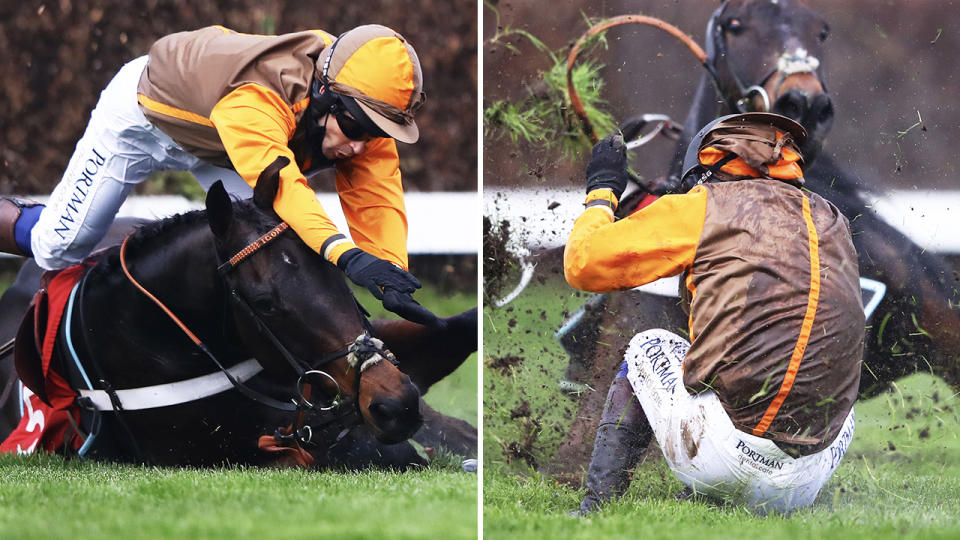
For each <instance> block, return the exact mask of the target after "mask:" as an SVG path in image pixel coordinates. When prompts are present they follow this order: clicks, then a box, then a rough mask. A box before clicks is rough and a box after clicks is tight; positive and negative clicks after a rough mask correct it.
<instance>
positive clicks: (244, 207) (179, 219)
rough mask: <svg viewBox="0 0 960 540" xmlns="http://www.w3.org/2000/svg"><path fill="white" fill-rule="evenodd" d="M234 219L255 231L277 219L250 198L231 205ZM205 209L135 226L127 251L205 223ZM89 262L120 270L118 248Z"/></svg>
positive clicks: (105, 269) (95, 256)
mask: <svg viewBox="0 0 960 540" xmlns="http://www.w3.org/2000/svg"><path fill="white" fill-rule="evenodd" d="M233 217H234V219H239V220H241V221H245V222H247V223H250V224H251V225H252V226H253V227H254V228H257V229H262V230H264V231H266V230H268V229H269V228H271V227H273V226H274V225H275V224H276V223H273V221H275V219H276V218H271V217H270V216H269V215H268V214H266V213H264V211H263V210H261V209H259V208H257V207H256V205H254V204H253V202H252V201H251V200H250V199H245V200H241V201H235V202H234V203H233ZM206 221H207V211H206V209H198V210H191V211H189V212H184V213H182V214H174V215H172V216H170V217H166V218H163V219H160V220H157V221H149V222H146V223H143V224H142V225H138V226H137V227H136V229H135V230H134V232H133V234H132V235H131V236H130V239H129V240H128V241H127V244H128V247H127V249H128V251H136V250H137V249H138V248H140V247H142V246H144V245H145V244H147V243H149V242H151V241H152V240H154V239H156V238H159V237H162V236H165V235H167V234H169V233H170V232H171V231H180V230H182V229H185V228H188V227H192V226H194V225H197V224H201V223H202V224H204V226H205V224H206ZM87 260H88V261H91V262H96V263H97V265H96V267H98V268H101V269H102V270H103V271H107V272H109V271H112V270H114V269H119V268H120V245H119V244H117V245H115V246H112V247H110V248H107V249H106V250H103V251H100V252H96V253H94V254H93V255H91V256H90V257H88V258H87Z"/></svg>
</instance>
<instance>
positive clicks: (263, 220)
mask: <svg viewBox="0 0 960 540" xmlns="http://www.w3.org/2000/svg"><path fill="white" fill-rule="evenodd" d="M288 163H289V161H288V160H286V159H285V158H278V159H277V161H275V162H274V163H273V164H271V165H270V166H269V167H267V168H266V169H265V170H264V171H263V173H262V174H261V175H260V178H259V179H258V181H257V185H256V188H255V189H254V196H253V198H252V199H250V200H247V201H240V202H237V203H233V202H232V201H231V200H230V198H229V196H228V195H227V193H226V191H225V190H224V189H223V186H222V185H219V183H218V184H215V185H214V186H213V187H212V188H211V189H210V191H209V192H208V194H207V212H208V215H209V220H210V229H211V230H212V231H213V234H214V238H215V243H216V249H217V253H218V256H219V258H220V260H221V261H226V262H224V264H223V265H221V277H222V280H223V283H224V286H225V294H226V295H228V297H229V298H230V301H229V309H230V311H231V318H232V320H233V324H234V325H235V326H236V329H237V335H238V336H239V339H240V341H241V342H242V344H243V345H244V347H245V348H246V349H247V350H249V351H250V352H251V353H252V354H253V356H254V357H255V358H257V360H258V361H259V362H260V363H261V364H262V365H263V367H264V369H265V370H266V371H267V372H268V373H271V374H273V375H274V377H275V378H278V377H282V376H284V375H286V376H287V377H290V376H294V377H295V374H297V373H298V372H311V373H309V375H308V376H305V377H301V382H309V383H311V384H310V387H311V392H312V393H313V396H312V397H311V396H307V395H303V398H304V399H305V400H306V401H308V402H319V401H321V398H319V397H318V396H317V393H318V392H320V391H322V392H324V393H326V394H328V395H335V394H337V393H340V392H341V391H342V393H343V394H344V395H347V396H352V397H353V398H355V400H356V403H357V406H358V408H359V410H360V412H361V414H362V416H363V418H364V420H365V421H366V423H367V424H368V425H369V426H370V427H371V428H372V429H373V431H374V433H375V434H376V436H377V438H378V439H379V440H380V441H382V442H386V443H393V442H399V441H402V440H405V439H407V438H409V437H410V436H411V435H412V434H413V433H414V432H415V431H416V430H417V429H419V427H420V425H421V423H422V417H421V415H420V405H419V398H420V394H419V392H418V390H417V388H416V386H414V385H413V383H411V381H410V378H409V377H407V376H406V375H404V374H403V373H402V372H400V370H398V369H397V368H396V366H395V365H394V364H393V363H391V361H389V360H391V359H392V358H393V356H392V355H391V354H390V353H389V352H388V351H386V350H385V349H384V348H383V346H382V344H380V343H379V342H378V341H377V340H373V339H370V338H369V336H368V334H367V325H366V320H365V318H364V316H363V314H362V313H361V312H360V308H359V306H358V304H357V303H356V300H355V298H354V297H353V294H352V293H351V292H350V289H349V288H348V287H347V284H346V282H345V280H344V277H343V274H342V273H341V272H340V270H338V269H337V268H336V267H335V266H334V265H332V264H330V263H329V262H327V261H326V260H325V259H324V258H323V257H321V256H320V255H318V254H317V253H316V252H314V251H313V250H312V249H310V247H308V246H307V245H306V244H305V243H303V241H301V240H300V239H299V237H297V235H296V234H294V233H293V232H292V231H289V232H287V233H286V234H284V233H283V231H284V230H285V226H286V225H285V224H284V223H283V222H282V221H281V220H280V218H279V217H278V216H277V214H276V213H275V212H274V211H273V201H274V198H275V197H276V193H277V189H278V186H279V172H280V170H281V169H282V168H283V167H284V166H286V165H287V164H288ZM358 338H359V339H358ZM297 386H298V388H299V387H300V384H299V383H298V385H297ZM290 388H291V389H292V388H293V385H291V386H290Z"/></svg>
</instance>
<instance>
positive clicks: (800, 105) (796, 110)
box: [773, 90, 807, 122]
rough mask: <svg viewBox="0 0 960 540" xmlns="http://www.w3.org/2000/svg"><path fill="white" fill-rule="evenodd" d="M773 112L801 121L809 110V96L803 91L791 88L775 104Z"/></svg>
mask: <svg viewBox="0 0 960 540" xmlns="http://www.w3.org/2000/svg"><path fill="white" fill-rule="evenodd" d="M773 112H775V113H777V114H782V115H783V116H786V117H787V118H790V119H793V120H796V121H797V122H801V121H802V120H803V116H804V114H806V112H807V98H806V96H804V95H803V94H802V93H800V92H797V91H795V90H791V91H789V92H787V93H786V94H784V95H782V96H780V98H779V99H778V100H777V101H776V103H774V104H773Z"/></svg>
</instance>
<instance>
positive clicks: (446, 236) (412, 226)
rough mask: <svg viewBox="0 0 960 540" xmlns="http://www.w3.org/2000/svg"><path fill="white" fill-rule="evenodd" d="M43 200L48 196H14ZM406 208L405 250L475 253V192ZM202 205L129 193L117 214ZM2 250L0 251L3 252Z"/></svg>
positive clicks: (325, 200) (421, 198) (424, 198)
mask: <svg viewBox="0 0 960 540" xmlns="http://www.w3.org/2000/svg"><path fill="white" fill-rule="evenodd" d="M17 197H18V198H22V199H27V200H32V201H38V202H45V201H46V200H47V196H30V195H24V196H17ZM317 199H318V200H319V201H320V204H322V205H323V209H324V210H326V212H327V214H328V215H329V216H330V219H332V220H333V222H334V223H335V224H336V225H337V228H338V229H340V230H341V231H342V232H344V233H348V232H349V229H348V228H347V220H346V219H345V218H344V217H343V210H342V209H341V208H340V201H339V199H338V198H337V195H336V193H317ZM404 202H405V204H406V208H407V222H408V227H409V229H408V239H407V251H409V252H410V254H411V255H429V254H475V253H477V252H478V251H479V250H480V225H481V220H480V208H479V206H480V201H479V196H478V195H477V194H476V193H475V192H452V191H450V192H443V191H441V192H437V191H433V192H423V193H418V192H413V193H406V194H405V195H404ZM200 208H203V202H201V201H190V200H188V199H186V198H185V197H181V196H179V195H151V196H134V197H128V198H127V200H126V201H125V202H124V203H123V206H121V207H120V212H119V213H118V214H117V215H118V216H132V217H139V218H148V219H160V218H164V217H167V216H171V215H173V214H178V213H182V212H187V211H190V210H196V209H200ZM3 255H5V254H0V256H3Z"/></svg>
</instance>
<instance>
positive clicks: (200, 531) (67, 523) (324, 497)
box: [0, 455, 477, 539]
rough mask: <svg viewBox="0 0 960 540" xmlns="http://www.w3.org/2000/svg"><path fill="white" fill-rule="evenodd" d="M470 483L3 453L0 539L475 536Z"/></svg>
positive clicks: (441, 474)
mask: <svg viewBox="0 0 960 540" xmlns="http://www.w3.org/2000/svg"><path fill="white" fill-rule="evenodd" d="M476 481H477V477H476V476H475V475H470V474H466V473H462V472H458V471H457V470H456V468H455V467H453V466H447V467H438V468H434V467H431V468H429V469H426V470H422V471H416V472H407V473H395V472H390V471H367V472H360V473H352V472H341V471H332V472H323V473H317V472H313V471H302V470H290V469H287V470H278V469H257V468H226V469H200V470H197V469H174V468H163V469H160V468H146V467H135V466H126V465H110V464H95V463H89V462H82V461H77V460H74V461H64V460H63V459H61V458H58V457H55V456H46V455H44V456H30V457H27V458H18V457H16V456H9V455H7V456H0V538H10V539H12V538H22V539H30V538H37V539H49V538H98V539H109V538H123V539H127V538H177V539H180V538H230V539H233V538H324V537H327V538H424V537H426V536H428V535H429V531H436V530H442V531H444V537H449V538H475V537H476V531H477V510H476V492H477V489H476ZM425 517H429V521H427V520H425V519H424V518H425Z"/></svg>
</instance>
